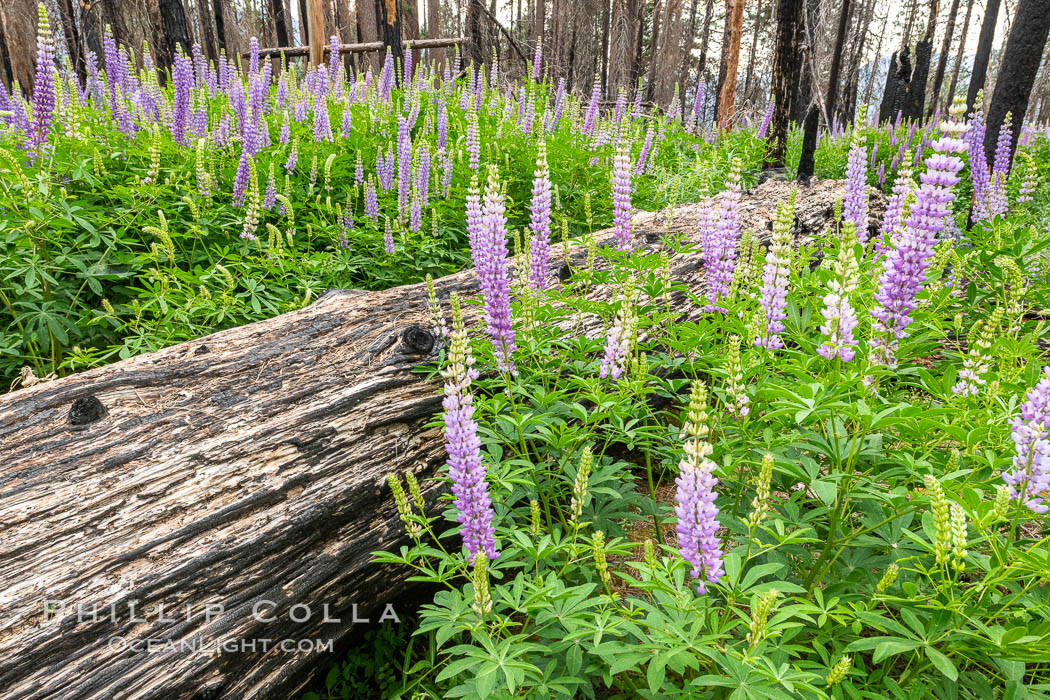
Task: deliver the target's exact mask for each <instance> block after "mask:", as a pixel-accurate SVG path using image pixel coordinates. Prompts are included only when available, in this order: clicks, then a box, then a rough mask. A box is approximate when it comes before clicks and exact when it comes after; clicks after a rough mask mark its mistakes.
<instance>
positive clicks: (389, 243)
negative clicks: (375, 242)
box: [383, 218, 394, 255]
mask: <svg viewBox="0 0 1050 700" xmlns="http://www.w3.org/2000/svg"><path fill="white" fill-rule="evenodd" d="M383 250H384V251H386V253H387V254H388V255H393V254H394V229H393V228H392V227H391V226H390V219H389V218H387V219H386V221H385V222H384V224H383Z"/></svg>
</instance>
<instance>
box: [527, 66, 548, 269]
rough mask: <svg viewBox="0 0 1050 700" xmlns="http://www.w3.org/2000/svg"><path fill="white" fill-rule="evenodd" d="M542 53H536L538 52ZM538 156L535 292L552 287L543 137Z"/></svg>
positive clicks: (532, 220) (533, 205)
mask: <svg viewBox="0 0 1050 700" xmlns="http://www.w3.org/2000/svg"><path fill="white" fill-rule="evenodd" d="M538 50H539V49H537V51H538ZM537 150H538V152H537V154H536V173H535V175H534V176H533V179H532V199H531V201H530V203H529V226H530V227H531V228H532V245H531V256H530V257H531V262H532V274H531V276H530V278H529V279H530V281H531V283H532V286H533V287H535V288H536V289H546V288H547V287H548V285H549V283H550V280H549V276H550V237H551V189H552V188H551V174H550V168H549V167H548V166H547V144H546V142H545V141H544V139H543V138H542V137H540V140H539V145H538V149H537Z"/></svg>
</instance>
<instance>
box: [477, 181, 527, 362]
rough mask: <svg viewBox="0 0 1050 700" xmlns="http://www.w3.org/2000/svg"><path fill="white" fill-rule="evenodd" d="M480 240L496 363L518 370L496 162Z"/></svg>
mask: <svg viewBox="0 0 1050 700" xmlns="http://www.w3.org/2000/svg"><path fill="white" fill-rule="evenodd" d="M477 241H478V250H479V254H478V256H477V257H476V258H475V267H476V270H477V275H478V281H479V283H480V286H481V293H482V295H483V297H484V303H485V320H486V325H487V329H488V334H489V338H490V339H491V340H492V349H493V354H494V355H495V356H496V366H497V367H498V368H499V370H500V371H501V372H510V373H511V374H516V370H515V368H514V360H513V359H512V355H513V353H514V350H515V349H516V348H517V346H516V345H515V344H514V326H513V323H512V318H511V308H510V276H509V275H510V272H509V261H508V259H507V216H506V206H505V204H504V199H503V194H502V192H501V191H500V185H499V177H498V174H497V172H496V166H494V165H490V166H489V177H488V182H487V183H486V187H485V197H484V200H483V202H482V218H481V226H480V231H479V232H478V234H477Z"/></svg>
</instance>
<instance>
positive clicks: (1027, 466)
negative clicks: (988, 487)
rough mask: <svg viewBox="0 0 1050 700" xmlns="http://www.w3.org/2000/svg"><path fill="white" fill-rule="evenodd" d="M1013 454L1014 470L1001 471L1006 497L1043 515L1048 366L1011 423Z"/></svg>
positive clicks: (1048, 477) (1049, 454)
mask: <svg viewBox="0 0 1050 700" xmlns="http://www.w3.org/2000/svg"><path fill="white" fill-rule="evenodd" d="M1011 427H1012V437H1013V441H1014V446H1015V447H1016V450H1017V454H1016V455H1014V458H1013V466H1014V469H1013V470H1012V471H1009V472H1003V481H1005V482H1006V483H1007V484H1009V485H1010V497H1011V498H1014V499H1016V500H1018V501H1020V502H1021V503H1023V504H1024V505H1025V506H1027V507H1028V509H1029V510H1031V511H1033V512H1035V513H1046V512H1047V510H1050V509H1048V507H1047V505H1046V504H1045V503H1043V496H1042V494H1043V493H1044V492H1045V491H1047V490H1050V440H1048V439H1047V429H1048V428H1050V367H1047V368H1046V369H1045V370H1044V373H1043V377H1042V379H1040V380H1039V382H1038V383H1037V384H1036V385H1035V386H1034V387H1032V389H1030V390H1029V391H1028V394H1027V395H1026V396H1025V402H1024V403H1023V404H1022V405H1021V415H1020V416H1018V417H1017V418H1015V419H1014V420H1013V421H1012V424H1011Z"/></svg>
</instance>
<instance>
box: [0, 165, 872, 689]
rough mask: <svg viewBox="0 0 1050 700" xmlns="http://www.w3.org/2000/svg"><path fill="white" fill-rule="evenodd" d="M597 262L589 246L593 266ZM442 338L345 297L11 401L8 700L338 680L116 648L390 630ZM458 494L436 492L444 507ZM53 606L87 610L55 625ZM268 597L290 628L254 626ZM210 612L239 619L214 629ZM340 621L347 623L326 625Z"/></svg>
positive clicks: (648, 222) (816, 217)
mask: <svg viewBox="0 0 1050 700" xmlns="http://www.w3.org/2000/svg"><path fill="white" fill-rule="evenodd" d="M790 186H791V185H790V183H785V182H780V181H767V182H765V183H763V184H762V185H760V186H758V187H757V188H755V189H754V190H751V191H748V192H745V193H744V195H743V198H742V201H741V207H740V209H741V219H742V222H743V227H744V228H752V229H754V230H755V231H756V232H758V233H759V234H760V235H762V236H766V237H768V232H769V231H770V230H771V224H772V218H773V215H774V214H775V211H776V204H777V202H779V201H781V200H783V199H786V198H787V196H788V192H789V190H790ZM843 193H844V188H843V183H842V182H840V181H825V182H814V183H812V184H811V185H810V186H807V187H803V188H800V190H799V195H798V202H797V235H798V236H800V237H803V238H805V237H813V236H816V235H820V234H821V233H822V232H823V231H824V229H825V228H826V226H827V225H828V223H829V222H830V221H831V219H832V217H833V205H834V202H835V200H836V199H838V198H841V197H842V195H843ZM698 206H699V205H696V204H688V205H679V206H678V207H676V209H675V210H674V215H673V219H672V220H670V221H668V217H667V216H666V215H665V214H662V213H647V212H640V213H638V214H637V215H636V216H635V230H636V232H637V238H638V240H639V241H640V242H643V243H645V244H646V245H647V247H651V248H655V247H658V246H659V241H658V239H659V236H660V234H662V233H663V232H664V231H666V230H668V229H669V230H670V231H672V232H674V231H680V232H682V233H683V234H684V235H685V237H686V238H690V239H692V240H693V241H694V242H695V241H696V230H695V225H694V223H695V220H696V213H697V209H698ZM875 209H877V206H873V210H875ZM872 218H873V219H874V218H875V214H873V215H872ZM597 236H598V238H599V240H605V239H607V238H609V237H611V232H610V231H603V232H600V233H599V234H597ZM584 255H585V251H584V250H583V248H582V247H581V246H577V247H574V249H573V259H574V261H579V260H581V259H582V258H583V256H584ZM672 275H673V276H674V277H675V278H676V279H678V280H680V281H682V282H685V283H687V284H689V285H690V286H692V287H693V288H694V289H698V288H700V287H701V286H702V284H703V281H702V277H703V274H702V270H701V268H700V265H699V262H698V260H697V257H696V255H695V254H692V255H685V254H683V255H678V256H676V257H675V258H674V259H673V261H672ZM436 286H437V289H438V294H439V296H440V297H441V298H442V300H445V299H447V296H448V294H449V292H451V291H453V290H458V291H459V292H460V293H461V294H464V295H471V294H476V293H477V286H476V277H475V275H474V272H473V271H472V270H466V271H464V272H461V273H458V274H455V275H451V276H449V277H445V278H443V279H441V280H438V281H437V282H436ZM611 293H615V292H614V290H611ZM675 296H678V297H682V295H675ZM674 303H675V304H676V305H677V306H678V307H679V310H681V311H683V312H686V305H688V304H690V302H688V301H686V300H685V299H684V298H679V299H676V300H674ZM466 311H467V313H468V315H469V314H471V313H476V311H475V310H474V309H473V308H471V307H468V308H467V310H466ZM694 313H698V312H697V311H696V310H695V308H690V309H689V310H688V312H687V313H686V315H693V314H694ZM471 323H473V325H474V326H476V325H477V323H476V321H471V320H469V319H468V324H471ZM428 325H429V323H428V318H427V310H426V288H425V286H424V285H421V284H420V285H411V286H405V287H399V288H394V289H389V290H386V291H381V292H363V291H352V290H346V291H334V292H329V293H327V294H325V295H323V296H322V297H321V298H320V299H318V300H317V301H315V302H314V303H313V304H311V305H309V306H307V307H305V308H303V309H301V310H298V311H294V312H290V313H286V314H283V315H281V316H277V317H275V318H272V319H269V320H265V321H260V322H257V323H253V324H250V325H247V326H243V327H240V328H235V329H231V330H227V331H222V332H219V333H215V334H213V335H210V336H207V337H204V338H201V339H199V340H193V341H189V342H186V343H182V344H180V345H175V346H172V347H169V348H165V349H163V350H159V351H157V352H153V353H149V354H146V355H141V356H138V357H134V358H130V359H127V360H124V361H121V362H118V363H115V364H112V365H108V366H106V367H101V368H98V369H94V370H90V371H87V372H83V373H80V374H75V375H72V376H68V377H64V378H61V379H57V380H54V381H49V382H43V383H40V384H38V385H36V386H33V387H31V388H27V389H22V390H20V391H16V392H13V393H11V394H8V395H5V396H0V532H2V538H0V688H3V689H4V692H3V696H4V697H5V698H9V699H15V698H87V697H98V698H180V697H199V698H207V697H228V698H265V697H294V696H295V695H296V694H297V693H299V692H301V691H302V690H303V689H304V688H305V687H306V686H307V685H308V684H309V683H310V682H311V681H312V679H313V677H314V675H315V674H317V673H323V672H324V671H325V670H326V669H325V668H321V666H322V665H323V663H322V661H323V659H322V655H321V653H320V652H317V651H314V652H312V653H311V652H307V653H288V652H285V651H281V650H279V649H276V648H274V647H270V649H269V651H266V652H263V651H261V650H260V649H258V648H257V649H256V651H250V650H247V651H243V652H242V651H234V652H224V653H221V654H208V653H192V652H190V651H187V650H186V649H185V648H178V646H176V648H175V649H170V648H169V649H163V648H162V649H159V650H156V651H154V652H153V653H146V652H145V651H140V652H137V653H136V652H134V651H132V650H130V649H122V648H121V647H120V643H119V642H115V643H111V640H112V639H113V638H124V639H126V640H132V639H139V640H144V639H160V640H173V641H174V642H175V643H176V645H178V644H180V643H182V642H189V641H190V640H194V641H195V642H196V643H198V644H214V643H215V642H217V641H219V640H240V639H270V640H282V639H296V640H298V639H320V640H326V639H333V640H335V643H336V644H338V640H339V639H341V638H343V637H345V635H346V634H347V633H348V632H349V631H350V629H351V627H352V626H353V623H352V622H351V620H352V619H353V615H352V611H353V607H352V606H353V605H355V604H356V605H357V609H358V615H359V616H363V617H370V618H371V619H372V621H373V623H374V622H375V621H376V619H377V617H378V616H379V615H380V614H381V612H382V610H383V605H384V604H385V603H391V604H392V605H393V606H394V609H395V611H397V605H398V601H399V600H405V591H406V590H407V588H408V584H407V583H406V582H405V581H404V578H405V576H406V572H404V571H399V570H394V569H392V568H390V567H385V566H379V565H373V564H370V563H369V560H370V555H371V552H373V551H376V550H380V549H388V548H391V547H397V546H399V545H400V544H402V543H403V542H404V541H405V540H404V534H403V528H402V527H401V525H400V523H399V521H398V519H397V515H396V511H395V509H394V507H393V503H392V499H391V498H390V497H389V494H388V489H387V487H386V485H385V483H384V479H385V476H386V475H387V474H388V473H390V472H397V473H404V472H405V471H407V470H413V471H415V472H416V473H417V474H418V475H419V476H420V478H421V480H422V479H424V478H426V477H429V476H432V475H434V474H435V473H436V472H437V470H438V468H439V467H440V466H441V465H442V464H443V463H444V458H445V453H444V445H443V441H442V437H441V433H440V430H439V429H437V428H426V427H424V426H425V425H426V424H427V423H428V422H430V421H431V419H432V418H433V416H434V415H435V414H436V413H437V412H438V411H439V410H440V398H441V397H440V392H439V389H440V385H439V384H438V382H437V380H436V379H434V380H429V381H428V380H427V379H425V377H424V376H423V375H421V374H419V373H414V372H413V371H412V370H413V368H414V367H416V366H418V365H420V364H426V363H432V362H433V361H434V360H435V359H436V357H437V352H438V349H439V348H438V346H437V344H436V343H434V342H433V336H432V335H430V334H429V330H427V328H428ZM596 329H600V320H599V319H597V318H593V319H591V327H590V328H589V329H587V330H590V331H595V330H596ZM440 490H441V489H440V487H439V486H437V485H435V484H426V483H424V493H425V495H426V498H427V500H428V502H429V503H431V504H433V503H434V501H435V500H436V499H437V497H438V496H439V492H440ZM432 510H433V508H432ZM48 600H54V601H63V602H64V603H65V606H66V607H65V608H64V609H61V610H58V611H57V614H56V615H55V619H54V620H52V621H49V622H45V620H44V604H45V601H48ZM261 600H267V601H272V602H273V603H274V604H275V606H274V607H273V608H270V607H268V606H267V607H264V608H263V609H262V612H263V613H264V614H265V615H266V616H267V617H269V616H274V617H276V620H273V621H262V620H259V619H257V618H256V617H255V616H253V606H254V605H255V604H256V603H257V602H258V601H261ZM129 601H133V602H134V604H135V606H136V607H135V615H132V614H130V611H129V608H128V604H129ZM209 603H211V604H215V603H219V604H221V605H222V606H223V608H224V611H223V614H221V615H219V614H214V615H212V616H211V618H210V619H208V618H206V617H205V615H204V606H205V605H206V604H209ZM78 604H80V605H90V604H95V605H98V606H100V607H102V606H109V605H111V604H115V605H116V607H115V614H112V616H111V613H112V611H111V610H110V609H109V608H108V607H107V608H106V609H105V611H104V612H105V617H102V614H101V612H100V616H99V619H97V620H94V621H92V620H91V619H90V616H87V619H84V620H78V615H77V611H76V606H77V605H78ZM158 604H159V605H163V606H164V613H163V615H160V614H158V609H157V606H158ZM296 604H301V605H306V606H309V608H310V611H311V618H310V620H309V621H306V622H301V623H297V622H293V621H292V620H291V619H290V618H289V612H290V608H291V607H292V606H293V605H296ZM324 605H327V606H328V610H327V611H328V614H329V616H330V617H331V618H340V619H341V622H338V623H333V622H326V621H324V620H323V619H322V618H323V612H324V608H323V606H324ZM185 606H190V609H191V611H192V617H191V619H187V616H186V614H185V610H186V607H185ZM172 611H177V612H174V613H173V612H172ZM399 612H402V613H404V612H408V611H405V610H401V611H399ZM297 613H298V614H297V617H301V616H302V614H303V609H302V608H299V609H298V610H297ZM114 617H115V619H112V618H114ZM274 643H276V641H275V642H274Z"/></svg>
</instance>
